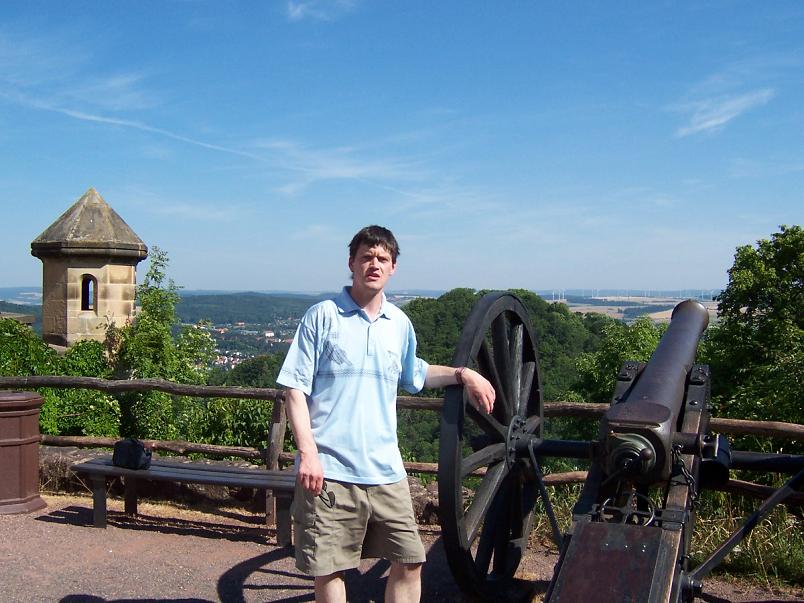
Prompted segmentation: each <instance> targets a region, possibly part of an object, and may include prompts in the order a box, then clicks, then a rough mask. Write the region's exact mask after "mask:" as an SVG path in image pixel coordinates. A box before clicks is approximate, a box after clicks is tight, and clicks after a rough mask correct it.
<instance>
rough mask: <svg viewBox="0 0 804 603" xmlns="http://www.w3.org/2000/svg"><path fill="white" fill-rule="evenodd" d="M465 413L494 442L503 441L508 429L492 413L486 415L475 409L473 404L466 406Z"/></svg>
mask: <svg viewBox="0 0 804 603" xmlns="http://www.w3.org/2000/svg"><path fill="white" fill-rule="evenodd" d="M467 414H468V415H469V416H470V417H472V419H473V420H474V422H475V423H477V424H478V426H479V427H480V429H482V430H483V431H484V432H486V433H487V434H488V435H489V436H490V437H492V438H493V439H494V441H496V442H500V441H504V440H505V437H506V434H507V433H508V429H507V428H506V427H505V425H503V424H502V423H500V422H499V421H498V420H497V419H496V418H495V417H494V416H493V415H487V414H486V413H484V412H480V411H479V410H475V407H474V406H469V407H468V408H467Z"/></svg>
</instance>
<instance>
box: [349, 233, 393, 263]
mask: <svg viewBox="0 0 804 603" xmlns="http://www.w3.org/2000/svg"><path fill="white" fill-rule="evenodd" d="M361 245H366V246H367V247H376V246H377V245H380V246H382V247H385V249H386V250H388V253H390V254H391V260H392V261H393V262H394V264H396V258H397V256H398V255H399V243H397V242H396V238H395V237H394V233H392V232H391V231H390V230H388V229H387V228H385V227H384V226H377V225H376V224H374V225H372V226H366V227H364V228H361V229H360V230H359V231H358V233H357V234H356V235H355V236H353V237H352V241H351V242H350V243H349V258H354V257H355V255H356V254H357V249H358V248H359V247H360V246H361Z"/></svg>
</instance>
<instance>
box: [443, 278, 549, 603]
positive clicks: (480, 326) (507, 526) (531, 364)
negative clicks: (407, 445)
mask: <svg viewBox="0 0 804 603" xmlns="http://www.w3.org/2000/svg"><path fill="white" fill-rule="evenodd" d="M453 366H468V367H471V368H473V369H475V370H477V371H478V372H480V373H481V374H482V375H484V376H485V377H486V378H487V379H489V381H491V383H492V384H493V386H494V389H495V391H496V394H497V398H496V402H495V405H494V410H493V411H492V413H491V414H490V415H487V414H485V413H482V412H479V411H477V410H476V409H475V407H474V406H473V405H472V403H471V401H470V400H468V398H467V396H465V394H464V388H463V387H461V386H451V387H448V388H447V391H446V394H445V399H444V408H443V411H442V418H441V436H440V447H439V463H438V467H439V469H438V494H439V511H440V518H441V528H442V535H443V538H444V547H445V549H446V553H447V559H448V561H449V565H450V568H451V570H452V573H453V575H454V576H455V579H456V582H457V583H458V584H459V586H460V587H461V588H462V589H463V590H464V592H466V593H467V594H471V595H473V596H480V597H481V598H483V599H492V600H493V599H499V598H504V593H505V590H506V587H507V586H508V585H509V584H510V583H511V580H512V578H513V576H514V573H515V572H516V569H517V567H518V565H519V562H520V560H521V558H522V555H523V553H524V551H525V549H526V547H527V543H528V536H529V534H530V530H531V527H532V524H533V513H534V505H535V501H536V498H537V489H536V483H535V480H534V478H533V472H532V469H531V467H530V464H531V461H530V458H529V455H527V454H526V455H524V456H523V455H522V454H520V455H517V454H516V449H515V444H516V443H517V442H523V441H528V440H530V439H533V438H541V437H542V431H543V423H544V412H543V403H542V391H541V376H540V373H539V361H538V355H537V350H536V340H535V338H534V335H533V331H532V328H531V325H530V323H529V320H528V314H527V311H526V310H525V307H524V306H523V305H522V302H520V301H519V299H518V298H517V297H515V296H513V295H511V294H508V293H501V292H495V293H489V294H487V295H485V296H484V297H483V298H482V299H480V300H479V301H478V302H477V303H476V304H475V306H474V308H473V309H472V312H471V314H470V315H469V317H468V319H467V320H466V323H465V325H464V328H463V332H462V333H461V337H460V340H459V343H458V347H457V349H456V351H455V355H454V357H453ZM520 449H521V448H520ZM481 468H485V475H483V476H482V477H480V476H472V475H470V474H472V473H473V472H474V471H476V470H478V469H481ZM469 490H471V491H474V495H473V496H471V497H470V496H469V494H468V491H469Z"/></svg>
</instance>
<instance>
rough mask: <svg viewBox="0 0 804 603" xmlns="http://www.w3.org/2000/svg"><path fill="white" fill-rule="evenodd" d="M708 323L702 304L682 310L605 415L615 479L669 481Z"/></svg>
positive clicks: (604, 440) (608, 466)
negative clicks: (676, 438)
mask: <svg viewBox="0 0 804 603" xmlns="http://www.w3.org/2000/svg"><path fill="white" fill-rule="evenodd" d="M708 323H709V313H708V312H707V310H706V308H704V307H703V305H701V304H700V303H698V302H696V301H693V300H687V301H684V302H681V303H680V304H678V305H677V306H676V307H675V309H674V310H673V314H672V317H671V319H670V326H669V327H668V329H667V331H666V332H665V334H664V336H663V337H662V339H661V341H660V342H659V345H658V346H657V348H656V351H654V353H653V355H652V356H651V358H650V361H649V362H648V364H647V365H646V366H645V368H644V370H643V371H642V373H641V374H640V375H639V377H638V378H637V380H636V382H635V383H634V385H633V386H632V387H631V388H630V389H629V390H628V391H627V392H626V393H625V394H624V395H623V396H622V398H621V399H620V400H619V401H617V402H616V403H615V404H614V405H612V406H611V408H609V410H608V411H607V412H606V414H605V415H604V417H603V420H602V422H601V432H600V437H601V442H602V443H603V449H604V451H605V455H606V462H605V467H606V472H607V473H608V474H609V475H614V474H617V475H619V476H621V477H623V478H624V479H628V480H631V481H634V482H638V483H643V484H651V483H655V482H657V481H660V480H667V479H669V477H670V467H671V456H672V449H671V447H672V443H673V434H674V432H675V431H676V430H677V428H678V423H679V415H680V414H681V412H682V407H683V403H684V392H685V390H686V386H687V375H688V373H689V372H690V369H691V368H692V365H693V363H694V362H695V352H696V350H697V347H698V340H699V339H700V337H701V334H702V333H703V331H704V329H706V327H707V325H708Z"/></svg>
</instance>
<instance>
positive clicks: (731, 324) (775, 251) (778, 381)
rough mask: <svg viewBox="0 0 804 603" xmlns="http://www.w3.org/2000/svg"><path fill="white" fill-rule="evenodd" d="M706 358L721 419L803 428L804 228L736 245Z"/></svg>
mask: <svg viewBox="0 0 804 603" xmlns="http://www.w3.org/2000/svg"><path fill="white" fill-rule="evenodd" d="M718 301H719V302H720V303H719V308H718V317H719V321H718V324H716V325H714V326H713V327H710V329H709V333H708V337H707V339H706V341H705V345H704V349H703V354H704V356H705V359H706V361H707V362H708V363H709V364H710V366H711V368H712V374H713V395H714V400H715V403H716V408H717V412H718V414H722V415H724V416H730V417H734V418H741V419H759V420H780V421H790V422H793V423H799V424H801V423H804V394H802V387H801V384H802V383H804V336H803V335H804V231H803V230H802V228H801V227H800V226H790V227H788V226H781V227H780V231H779V232H776V233H774V234H772V235H771V237H770V239H761V240H759V241H757V244H756V246H751V245H743V246H741V247H738V248H737V251H736V253H735V256H734V264H733V266H732V267H731V268H730V269H729V283H728V285H727V286H726V288H725V289H724V290H723V292H722V293H721V294H720V295H719V296H718Z"/></svg>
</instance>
